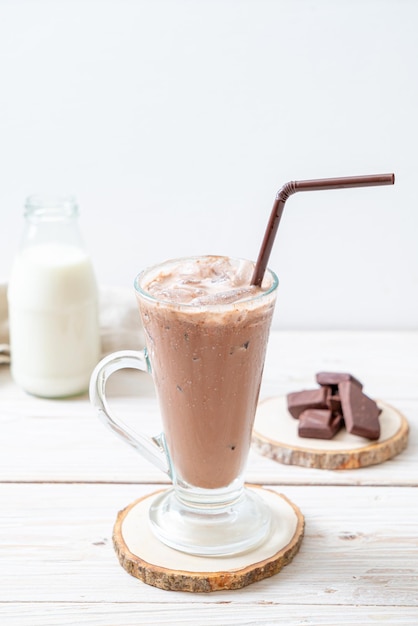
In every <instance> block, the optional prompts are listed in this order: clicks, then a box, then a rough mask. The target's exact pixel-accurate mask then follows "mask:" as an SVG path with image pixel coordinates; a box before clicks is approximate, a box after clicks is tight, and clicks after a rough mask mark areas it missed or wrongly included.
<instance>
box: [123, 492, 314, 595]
mask: <svg viewBox="0 0 418 626" xmlns="http://www.w3.org/2000/svg"><path fill="white" fill-rule="evenodd" d="M250 488H251V489H257V490H258V493H259V495H260V496H261V497H262V498H263V499H265V501H266V502H267V503H268V505H269V506H270V508H271V510H272V512H273V517H274V523H273V529H272V532H271V534H270V536H269V538H268V539H267V540H266V541H265V542H264V543H263V544H262V545H261V546H259V547H257V548H255V549H254V550H251V551H249V552H247V553H244V554H240V555H237V556H229V557H200V556H190V555H188V554H185V553H183V552H179V551H177V550H174V549H172V548H169V547H168V546H166V545H164V544H163V543H161V542H160V541H159V539H157V538H156V537H155V536H154V534H153V532H152V530H151V526H150V524H149V521H148V512H149V508H150V505H151V504H152V501H153V500H154V498H155V497H156V496H157V494H159V493H161V491H157V492H154V493H152V494H150V495H147V496H145V497H143V498H140V499H139V500H136V501H135V502H133V503H132V504H130V505H128V506H127V507H126V508H125V509H123V510H122V511H120V512H119V514H118V516H117V519H116V522H115V526H114V529H113V545H114V548H115V551H116V554H117V556H118V559H119V562H120V564H121V565H122V567H123V568H124V569H125V570H126V571H127V572H128V573H129V574H131V576H134V577H135V578H139V579H140V580H142V581H143V582H144V583H147V584H148V585H153V586H154V587H159V588H160V589H167V590H171V591H191V592H208V591H220V590H225V589H240V588H241V587H245V586H246V585H250V584H251V583H254V582H256V581H259V580H262V579H263V578H268V577H269V576H273V574H276V573H277V572H279V571H280V570H281V569H282V568H283V567H284V566H285V565H287V564H288V563H290V561H291V560H292V559H293V557H294V556H295V554H296V553H297V552H298V550H299V547H300V544H301V542H302V537H303V533H304V518H303V515H302V514H301V512H300V511H299V509H298V508H297V507H296V506H295V505H294V504H293V503H292V502H290V500H288V499H287V498H286V497H285V496H283V495H282V494H278V493H276V492H275V491H271V490H269V489H264V488H262V487H254V486H251V487H250Z"/></svg>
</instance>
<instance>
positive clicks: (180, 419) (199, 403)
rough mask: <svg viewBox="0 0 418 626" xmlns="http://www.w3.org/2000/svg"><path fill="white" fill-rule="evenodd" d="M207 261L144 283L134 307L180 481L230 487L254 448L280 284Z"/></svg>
mask: <svg viewBox="0 0 418 626" xmlns="http://www.w3.org/2000/svg"><path fill="white" fill-rule="evenodd" d="M253 269H254V265H253V263H251V262H249V261H242V260H234V259H230V258H228V257H218V256H207V257H198V258H195V259H193V258H192V259H185V260H177V261H170V262H167V264H166V265H164V264H163V265H159V266H158V268H156V269H155V270H153V269H151V270H148V271H146V272H145V273H142V274H141V275H140V276H139V277H138V278H137V281H136V284H135V286H136V289H137V297H138V301H139V308H140V313H141V317H142V322H143V326H144V329H145V332H146V338H147V349H148V354H149V358H150V362H151V366H152V372H153V377H154V381H155V384H156V388H157V393H158V398H159V403H160V409H161V413H162V419H163V427H164V432H165V437H166V441H167V446H168V451H169V455H170V457H171V460H172V464H173V466H174V468H175V472H176V479H177V480H178V481H179V480H180V481H184V482H186V483H188V484H189V485H193V486H194V487H199V488H203V489H217V488H222V487H226V486H227V485H229V484H230V483H231V482H232V481H233V480H234V479H235V478H236V477H237V476H239V475H240V474H241V473H242V471H243V467H244V465H245V462H246V459H247V456H248V451H249V447H250V439H251V430H252V426H253V420H254V415H255V409H256V404H257V400H258V395H259V389H260V382H261V376H262V371H263V365H264V358H265V351H266V346H267V339H268V335H269V329H270V323H271V319H272V315H273V309H274V303H275V297H276V286H277V279H276V278H275V277H274V275H273V274H271V273H269V272H267V273H266V276H265V279H264V281H263V283H262V285H261V287H256V286H253V285H250V283H251V275H252V272H253Z"/></svg>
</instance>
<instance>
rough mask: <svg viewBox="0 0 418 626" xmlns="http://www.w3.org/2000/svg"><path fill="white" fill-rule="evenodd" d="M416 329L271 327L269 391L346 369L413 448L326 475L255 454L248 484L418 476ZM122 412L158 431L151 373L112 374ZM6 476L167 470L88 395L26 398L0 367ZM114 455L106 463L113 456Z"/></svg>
mask: <svg viewBox="0 0 418 626" xmlns="http://www.w3.org/2000/svg"><path fill="white" fill-rule="evenodd" d="M416 354H418V333H364V332H363V333H352V332H350V333H334V332H333V333H306V332H305V333H301V332H297V333H296V332H295V333H289V332H286V333H281V332H275V333H272V337H271V342H270V349H269V355H268V360H267V364H266V370H265V378H264V384H263V395H264V396H266V395H273V394H282V393H287V392H288V391H291V390H295V389H300V388H303V387H305V386H315V382H314V373H315V372H316V371H319V370H320V369H334V370H349V371H352V372H353V373H355V374H356V375H358V376H359V378H360V379H363V381H364V383H365V388H366V390H367V391H368V393H370V395H373V396H375V397H377V396H378V397H381V398H382V399H384V400H386V401H388V402H391V403H392V404H394V406H396V407H397V408H398V409H399V410H400V411H402V412H403V413H404V414H405V415H406V417H407V419H408V421H409V422H410V425H411V435H410V442H409V446H408V449H407V450H406V451H405V452H403V453H402V454H401V455H400V456H398V457H396V458H395V459H393V460H391V461H389V462H386V463H384V464H383V465H381V466H375V467H372V468H365V469H363V470H347V471H344V472H327V471H324V470H314V469H305V468H300V467H289V466H284V465H279V464H277V463H275V462H273V461H271V460H269V459H264V458H263V457H261V456H259V455H258V454H255V453H252V454H251V455H250V461H249V465H248V470H247V475H246V477H247V480H248V481H249V482H255V483H270V484H353V485H354V484H394V485H396V484H400V485H415V484H417V482H418V438H417V435H416V432H417V430H416V425H417V424H418V397H417V393H418V391H417V385H416V381H417V380H418V359H417V358H416ZM111 393H112V396H113V404H114V406H115V408H116V410H118V412H119V413H120V414H121V415H123V416H124V417H126V420H127V421H129V422H130V423H135V424H140V428H141V429H142V430H143V431H144V432H147V433H148V434H155V433H157V432H159V430H160V418H159V412H158V408H157V404H156V400H155V394H154V390H153V386H152V381H151V379H150V377H148V376H147V375H145V374H144V375H141V374H137V373H131V372H124V373H122V374H119V375H117V377H116V376H115V380H114V381H113V382H112V388H111ZM0 401H1V411H0V426H1V428H2V433H3V435H2V438H0V480H3V481H14V480H20V481H92V482H93V481H99V482H109V481H112V482H134V481H143V482H155V483H158V482H161V481H165V476H164V475H163V474H162V473H161V472H160V471H159V470H157V469H156V468H154V467H153V466H151V465H150V464H149V463H148V462H147V461H145V460H144V459H142V458H141V457H140V456H139V455H138V454H137V453H136V452H135V451H134V450H133V449H130V448H128V447H127V446H126V444H124V443H122V442H120V441H119V440H117V439H116V438H115V436H114V435H113V434H112V433H110V432H109V431H107V430H106V429H105V427H104V426H103V425H102V424H101V423H100V422H99V420H98V419H97V417H96V415H95V413H94V410H93V409H92V407H91V406H90V403H89V400H88V397H87V396H86V395H84V396H81V397H80V398H75V399H71V400H45V399H40V398H33V397H31V396H28V395H27V394H25V393H24V392H23V391H21V390H20V389H18V388H17V387H16V386H15V385H14V384H13V382H12V381H11V379H10V373H9V370H8V368H6V367H4V366H3V367H2V368H0ZM110 459H111V460H112V461H111V462H109V460H110Z"/></svg>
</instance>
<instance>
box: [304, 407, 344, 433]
mask: <svg viewBox="0 0 418 626" xmlns="http://www.w3.org/2000/svg"><path fill="white" fill-rule="evenodd" d="M342 423H343V418H342V416H341V415H338V414H333V413H332V411H330V410H329V409H306V410H305V411H303V412H302V413H301V414H300V416H299V427H298V433H299V436H300V437H311V438H314V439H332V438H333V436H334V435H335V434H336V433H337V431H338V430H339V429H340V428H341V425H342Z"/></svg>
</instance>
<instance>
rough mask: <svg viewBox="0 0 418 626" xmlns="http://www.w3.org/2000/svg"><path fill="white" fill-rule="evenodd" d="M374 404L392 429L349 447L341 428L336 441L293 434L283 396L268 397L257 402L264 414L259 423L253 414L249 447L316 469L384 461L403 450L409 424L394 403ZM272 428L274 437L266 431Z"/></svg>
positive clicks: (270, 430)
mask: <svg viewBox="0 0 418 626" xmlns="http://www.w3.org/2000/svg"><path fill="white" fill-rule="evenodd" d="M378 404H379V406H380V407H381V408H382V416H381V419H383V415H385V416H386V415H390V416H391V421H392V422H393V423H394V428H393V432H391V433H390V435H389V434H388V436H387V437H385V438H381V439H380V440H379V441H367V440H366V439H364V443H362V444H361V446H360V447H350V441H352V439H351V436H350V435H347V433H346V432H344V429H342V430H341V431H340V433H338V436H340V435H342V440H338V442H337V437H336V438H335V441H334V440H331V441H321V440H314V441H312V440H309V439H305V438H302V437H297V436H295V432H296V428H297V427H296V423H297V422H295V420H294V418H292V417H291V416H290V414H289V413H288V412H287V410H286V401H285V397H282V398H269V399H267V400H265V401H264V402H261V403H260V406H259V412H261V410H263V412H264V414H265V416H264V420H263V421H262V423H261V419H260V420H259V422H260V423H258V422H257V418H256V421H255V424H254V430H253V435H252V445H253V448H254V449H255V450H257V452H259V453H260V454H262V455H263V456H267V457H268V458H270V459H273V460H274V461H277V462H278V463H284V464H286V465H301V466H302V467H313V468H318V469H329V470H342V469H358V468H360V467H369V465H378V464H379V463H384V462H385V461H388V460H389V459H392V458H393V457H395V456H396V455H397V454H400V452H402V451H403V450H405V448H406V446H407V444H408V436H409V424H408V422H407V420H406V418H405V416H404V415H402V413H401V412H400V411H398V410H397V409H395V408H394V407H391V406H389V405H388V404H387V403H383V402H380V401H378ZM280 425H282V426H283V425H287V426H288V427H289V426H291V427H292V428H291V429H290V432H289V429H288V428H283V427H282V429H280ZM260 427H262V428H263V430H261V428H260ZM275 431H276V432H277V434H276V438H274V435H271V434H270V433H274V432H275ZM293 431H295V432H293ZM355 439H357V438H355ZM313 444H315V446H316V447H315V448H314V447H313ZM333 444H334V445H335V446H336V445H337V444H338V448H337V447H333Z"/></svg>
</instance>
